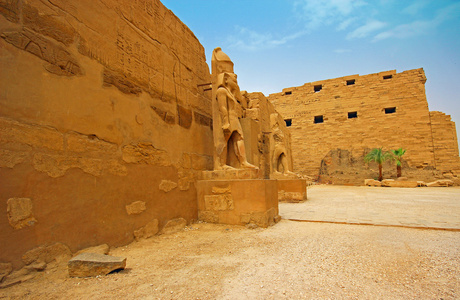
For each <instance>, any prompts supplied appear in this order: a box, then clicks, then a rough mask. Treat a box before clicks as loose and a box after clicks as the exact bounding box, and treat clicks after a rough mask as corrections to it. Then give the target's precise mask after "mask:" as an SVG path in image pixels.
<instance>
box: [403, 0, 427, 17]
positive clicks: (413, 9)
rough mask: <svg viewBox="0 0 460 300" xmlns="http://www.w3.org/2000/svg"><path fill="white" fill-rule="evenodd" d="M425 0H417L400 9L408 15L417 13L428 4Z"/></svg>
mask: <svg viewBox="0 0 460 300" xmlns="http://www.w3.org/2000/svg"><path fill="white" fill-rule="evenodd" d="M428 3H429V2H428V1H427V0H418V1H416V2H414V3H412V4H411V5H409V6H408V7H406V8H405V9H403V10H402V12H403V13H406V14H409V15H416V14H418V13H419V12H420V11H421V10H422V9H424V8H425V7H426V6H427V5H428Z"/></svg>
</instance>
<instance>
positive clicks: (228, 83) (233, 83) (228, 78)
mask: <svg viewBox="0 0 460 300" xmlns="http://www.w3.org/2000/svg"><path fill="white" fill-rule="evenodd" d="M217 87H218V88H220V87H225V88H227V89H229V90H230V91H238V92H240V88H239V86H238V81H237V76H236V74H234V73H228V72H224V73H220V74H219V75H218V76H217Z"/></svg>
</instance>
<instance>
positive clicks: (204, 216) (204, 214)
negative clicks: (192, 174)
mask: <svg viewBox="0 0 460 300" xmlns="http://www.w3.org/2000/svg"><path fill="white" fill-rule="evenodd" d="M216 192H218V193H216ZM230 197H231V199H233V201H232V202H233V203H232V205H230V204H229V199H230ZM197 198H198V218H199V220H201V221H204V222H211V223H220V224H231V225H246V224H249V223H254V224H256V225H257V226H259V227H268V226H270V225H273V224H274V223H275V220H274V219H275V217H276V216H277V215H278V189H277V182H276V180H271V179H267V180H263V179H251V180H239V179H234V180H199V181H197Z"/></svg>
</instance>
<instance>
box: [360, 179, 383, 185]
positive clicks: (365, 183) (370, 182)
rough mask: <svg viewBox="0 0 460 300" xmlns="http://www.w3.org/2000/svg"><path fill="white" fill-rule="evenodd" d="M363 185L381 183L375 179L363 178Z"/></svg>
mask: <svg viewBox="0 0 460 300" xmlns="http://www.w3.org/2000/svg"><path fill="white" fill-rule="evenodd" d="M364 185H367V186H382V183H381V182H380V181H378V180H375V179H364Z"/></svg>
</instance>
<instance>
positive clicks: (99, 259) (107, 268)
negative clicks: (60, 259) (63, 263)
mask: <svg viewBox="0 0 460 300" xmlns="http://www.w3.org/2000/svg"><path fill="white" fill-rule="evenodd" d="M67 267H68V270H69V276H70V277H93V276H100V275H107V274H109V273H110V272H112V271H115V270H119V269H124V268H125V267H126V258H123V257H115V256H110V255H104V254H98V253H82V254H79V255H77V256H75V257H73V258H72V259H71V260H69V263H68V265H67Z"/></svg>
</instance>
